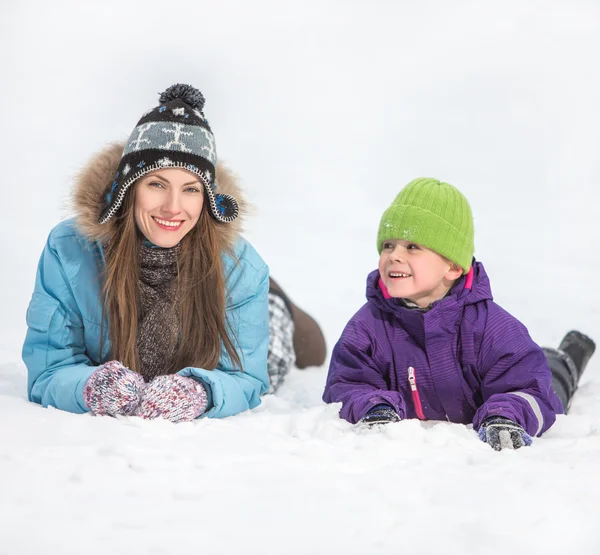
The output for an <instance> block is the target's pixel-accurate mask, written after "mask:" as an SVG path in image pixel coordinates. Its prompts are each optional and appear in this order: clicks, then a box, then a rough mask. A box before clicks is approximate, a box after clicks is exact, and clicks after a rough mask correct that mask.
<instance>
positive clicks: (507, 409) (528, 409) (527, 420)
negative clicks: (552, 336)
mask: <svg viewBox="0 0 600 555" xmlns="http://www.w3.org/2000/svg"><path fill="white" fill-rule="evenodd" d="M478 368H479V369H480V376H481V393H482V398H483V404H482V405H481V406H480V407H479V409H478V410H477V412H476V413H475V417H474V420H473V427H474V428H475V429H478V428H479V427H480V426H481V423H482V422H483V421H484V420H485V419H486V418H488V417H490V416H504V417H505V418H510V419H511V420H513V421H514V422H517V423H518V424H520V425H521V426H523V428H524V429H525V431H526V432H527V433H528V434H529V435H531V436H540V435H542V434H543V433H544V432H545V431H546V430H547V429H548V428H550V426H552V424H554V421H555V420H556V414H557V413H561V412H563V410H562V406H561V403H560V400H559V399H558V397H557V396H556V394H555V393H554V390H553V389H552V374H551V372H550V368H549V366H548V362H547V361H546V357H545V355H544V353H543V351H542V349H541V348H540V347H539V346H538V345H537V344H536V343H534V341H533V340H532V339H531V337H530V336H529V333H528V331H527V329H526V328H525V326H524V325H523V324H521V323H520V322H519V321H518V320H517V319H515V318H513V317H512V316H511V315H510V314H508V313H507V312H506V311H504V310H503V309H502V308H500V307H499V306H498V305H492V307H491V308H490V312H489V314H488V321H487V325H486V331H485V333H484V337H483V339H482V344H481V349H480V352H479V361H478Z"/></svg>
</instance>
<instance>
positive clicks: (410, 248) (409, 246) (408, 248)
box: [406, 243, 419, 250]
mask: <svg viewBox="0 0 600 555" xmlns="http://www.w3.org/2000/svg"><path fill="white" fill-rule="evenodd" d="M406 249H407V250H419V245H416V244H415V243H410V244H409V245H406Z"/></svg>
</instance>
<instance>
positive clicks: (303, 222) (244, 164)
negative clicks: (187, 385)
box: [0, 0, 600, 555]
mask: <svg viewBox="0 0 600 555" xmlns="http://www.w3.org/2000/svg"><path fill="white" fill-rule="evenodd" d="M599 51H600V6H599V5H598V3H597V2H591V1H590V2H586V1H567V0H564V1H556V0H553V1H541V0H535V1H530V2H526V3H525V2H520V1H517V0H509V1H506V2H502V3H500V4H498V3H496V4H491V3H487V2H474V1H457V2H447V1H445V0H437V1H426V2H410V1H405V2H404V1H403V2H400V1H396V2H384V1H371V2H352V1H342V0H339V1H333V0H331V1H327V0H321V1H319V2H316V1H311V0H306V1H304V2H276V1H274V0H272V1H270V2H269V1H266V0H256V1H255V2H242V1H238V2H232V1H230V0H220V1H219V2H202V1H199V0H195V1H193V2H192V1H187V2H178V3H172V4H171V5H165V4H164V3H161V2H158V1H157V0H147V1H146V2H126V1H120V2H117V1H116V0H108V1H105V2H102V3H100V2H98V3H81V2H75V1H67V0H57V1H55V2H41V1H39V2H34V1H32V0H23V1H20V2H18V3H16V2H14V3H10V5H8V4H7V6H4V9H3V14H2V18H0V59H1V60H2V65H1V67H2V69H1V70H0V75H1V78H2V85H3V86H2V87H0V105H1V106H2V107H3V117H4V121H3V125H2V130H3V132H2V133H0V147H1V151H0V152H2V173H3V174H4V178H5V179H4V186H3V188H2V190H3V192H4V203H3V210H2V220H3V223H4V226H5V227H4V230H5V231H4V233H1V234H0V260H2V271H1V272H0V296H1V301H0V310H1V312H2V315H3V318H1V319H0V322H1V323H0V555H13V554H29V553H32V554H36V555H39V554H40V553H64V554H70V553H90V554H93V553H103V554H104V553H119V554H120V553H123V554H128V555H129V554H137V553H139V554H171V553H182V552H194V553H195V552H201V553H203V552H206V553H210V554H211V555H213V554H214V555H216V554H220V553H223V554H228V555H230V554H238V553H239V554H243V555H247V554H254V553H257V554H259V553H260V554H265V555H267V554H271V553H274V554H275V553H277V554H278V553H286V554H296V553H298V554H305V553H310V554H313V553H314V554H320V553H323V554H337V553H340V554H344V555H350V554H355V553H356V554H361V555H364V554H366V553H369V554H371V553H373V554H377V553H386V554H391V553H407V554H430V553H444V554H445V555H450V554H462V553H465V552H467V551H469V552H470V551H475V552H479V553H482V554H486V555H487V554H505V553H511V554H531V553H548V554H554V553H557V554H558V553H565V552H574V553H578V554H579V555H587V554H589V555H594V554H597V553H600V531H599V530H600V529H599V528H598V518H599V515H600V509H599V507H600V472H599V471H598V468H599V465H600V354H598V355H597V356H596V357H595V358H594V359H592V361H591V363H590V365H589V367H588V369H587V371H586V374H585V376H584V379H583V381H582V386H581V388H580V390H579V392H578V393H577V396H576V399H575V402H574V405H573V408H572V412H571V414H570V415H569V416H567V417H565V416H561V417H559V419H558V421H557V423H556V425H555V426H554V427H553V428H552V429H551V430H550V431H549V432H548V433H547V434H546V435H545V436H544V437H543V438H541V439H538V440H536V441H535V443H534V445H533V447H531V448H528V449H521V450H519V451H516V452H502V453H496V452H494V451H492V450H491V449H490V448H489V447H488V446H487V445H485V444H483V443H481V442H480V441H479V440H478V439H477V437H476V435H475V434H474V432H473V431H472V430H470V429H469V428H467V427H464V426H459V425H452V424H448V423H445V422H435V423H434V422H428V423H420V422H417V421H406V422H401V423H399V424H396V425H392V426H389V427H387V428H386V429H384V430H381V431H375V432H369V433H365V432H364V431H359V430H356V429H354V428H352V427H351V426H350V425H349V424H347V423H345V422H343V421H341V420H339V418H338V417H337V407H335V406H326V405H324V404H322V403H321V401H320V396H321V393H322V389H323V384H324V380H325V374H326V368H321V369H310V370H306V371H295V372H294V373H293V374H292V375H291V377H290V379H289V381H288V383H287V384H286V385H285V386H284V388H283V390H282V391H281V392H280V394H278V396H276V397H273V396H270V397H267V398H265V399H264V403H263V404H262V405H261V406H260V407H259V408H258V409H256V410H255V411H252V412H249V413H247V414H243V415H239V416H237V417H234V418H229V419H226V420H221V421H215V420H210V421H209V420H201V421H197V422H194V423H191V424H181V425H171V424H169V423H166V422H162V421H154V422H145V421H141V420H139V419H136V418H132V419H110V418H95V417H92V416H90V415H85V416H77V415H72V414H67V413H64V412H60V411H57V410H45V409H42V408H41V407H39V406H37V405H33V404H31V403H29V402H28V401H27V400H26V392H25V379H26V376H25V369H24V367H23V365H22V363H21V362H20V348H21V344H22V340H23V337H24V333H25V322H24V314H25V310H26V307H27V303H28V302H29V297H30V295H31V290H32V287H33V281H34V274H35V267H36V264H37V259H38V257H39V254H40V252H41V249H42V246H43V244H44V241H45V238H46V236H47V233H48V231H49V230H50V228H51V227H52V226H53V225H54V224H55V223H56V222H57V221H58V220H59V219H61V218H62V217H63V216H65V215H66V214H67V213H68V210H67V209H66V208H65V203H66V200H67V199H68V196H69V191H70V185H71V181H70V180H71V178H72V176H73V175H74V174H75V173H76V172H77V170H78V169H79V168H80V167H81V165H82V164H83V163H84V162H85V160H86V159H87V157H89V156H90V155H91V154H92V153H93V152H94V151H96V150H97V149H98V148H99V147H101V146H102V145H103V144H105V143H107V142H109V141H112V140H115V139H122V138H124V137H125V136H127V134H128V133H129V132H130V131H131V129H132V128H133V126H134V125H135V123H136V121H137V120H138V118H139V117H140V115H141V114H142V112H143V111H144V110H145V109H146V108H149V107H151V106H153V105H155V104H156V102H157V93H159V92H160V91H161V90H164V89H165V88H166V87H167V86H169V85H170V84H172V83H174V82H178V81H179V82H189V83H192V84H193V85H195V86H197V87H198V88H200V89H201V90H202V91H203V92H204V94H205V96H206V98H207V103H206V114H207V116H208V118H209V120H210V122H211V125H212V127H213V129H214V131H215V135H216V139H217V147H218V151H219V154H220V156H221V158H222V159H224V160H226V161H227V162H228V163H229V165H230V166H231V167H232V168H233V169H234V170H235V171H236V172H237V173H238V174H239V175H240V177H241V178H242V180H243V186H244V188H245V190H246V192H247V194H248V196H249V198H250V199H251V200H252V202H253V203H254V206H255V210H254V213H253V215H252V217H251V218H249V220H248V222H247V225H246V234H247V236H248V238H249V239H250V240H251V241H252V242H253V243H254V245H255V246H256V247H257V249H258V250H259V252H260V253H261V254H262V255H263V257H264V258H265V259H266V260H267V262H268V263H269V265H270V267H271V269H272V273H273V275H274V276H275V277H276V279H277V280H278V281H280V282H281V284H282V285H283V286H284V288H286V290H288V292H289V293H290V296H291V297H292V299H293V300H295V301H296V302H297V303H298V304H299V305H300V306H302V307H303V308H305V309H306V310H307V311H308V312H310V313H311V314H313V315H314V316H316V317H317V319H318V320H319V322H320V323H321V324H322V326H323V329H324V331H325V333H326V336H327V340H328V344H329V347H330V348H331V347H332V346H333V344H334V342H335V340H336V339H337V337H338V336H339V334H340V333H341V330H342V328H343V326H344V324H345V322H346V321H347V320H348V319H349V317H350V316H351V315H352V314H353V313H354V312H355V311H356V310H357V309H358V308H359V307H360V305H361V304H362V302H363V299H364V283H365V277H366V274H367V272H368V271H369V270H370V269H372V268H374V267H375V265H376V261H377V253H376V250H375V235H376V228H377V224H378V218H379V216H380V214H381V212H382V211H383V210H384V208H385V207H386V206H387V205H388V204H389V203H390V201H391V200H392V198H393V196H394V195H395V193H396V192H397V191H398V190H399V189H400V188H401V187H402V185H404V184H405V183H407V182H408V181H410V180H411V179H412V178H414V177H417V176H421V175H428V176H434V177H438V178H440V179H444V180H446V181H449V182H450V183H453V184H455V185H457V186H458V187H459V188H461V190H463V192H464V193H465V194H466V195H467V197H468V198H469V199H470V201H471V205H472V207H473V211H474V214H475V223H476V256H477V257H478V258H479V259H481V260H482V261H483V262H484V263H485V265H486V269H487V271H488V273H489V274H490V276H491V279H492V286H493V291H494V294H495V298H496V300H498V301H499V302H500V303H501V304H502V305H503V306H504V307H505V308H506V309H507V310H509V311H510V312H512V313H513V314H515V315H516V316H517V317H519V318H520V319H521V320H523V321H524V322H525V324H526V325H527V326H528V327H529V329H530V332H531V334H532V336H533V337H534V338H535V339H536V340H537V341H538V342H539V343H542V344H545V345H556V344H557V343H558V341H560V339H561V337H562V335H563V334H564V333H565V332H566V331H567V330H568V329H570V328H573V327H575V328H579V329H581V330H582V331H584V332H585V333H588V334H589V335H591V336H592V337H594V338H595V339H596V340H597V341H598V340H599V339H600V295H599V294H598V285H597V284H598V279H597V276H598V275H600V256H599V254H598V252H599V251H598V243H599V241H600V231H599V228H598V214H599V213H600V212H599V209H598V205H599V203H600V163H599V160H600V157H599V153H600V110H598V100H597V99H598V98H600V76H599V75H598V72H597V71H595V68H596V66H597V53H598V52H599Z"/></svg>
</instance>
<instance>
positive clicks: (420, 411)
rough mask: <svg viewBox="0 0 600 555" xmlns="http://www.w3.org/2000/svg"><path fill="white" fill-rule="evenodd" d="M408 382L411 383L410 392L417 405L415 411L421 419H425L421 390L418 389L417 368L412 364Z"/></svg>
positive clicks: (409, 368) (409, 369)
mask: <svg viewBox="0 0 600 555" xmlns="http://www.w3.org/2000/svg"><path fill="white" fill-rule="evenodd" d="M408 382H409V383H410V392H411V394H412V400H413V404H414V405H415V411H416V413H417V418H418V419H419V420H425V415H424V414H423V407H422V406H421V398H420V397H419V390H418V389H417V378H416V377H415V369H414V368H413V367H412V366H409V367H408Z"/></svg>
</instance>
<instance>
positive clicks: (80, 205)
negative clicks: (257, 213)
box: [73, 143, 247, 250]
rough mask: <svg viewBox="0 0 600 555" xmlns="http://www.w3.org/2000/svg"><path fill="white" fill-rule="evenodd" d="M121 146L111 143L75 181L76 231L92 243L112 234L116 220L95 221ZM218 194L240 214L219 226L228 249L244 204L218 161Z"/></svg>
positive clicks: (229, 174) (239, 225)
mask: <svg viewBox="0 0 600 555" xmlns="http://www.w3.org/2000/svg"><path fill="white" fill-rule="evenodd" d="M123 148H124V144H123V143H113V144H110V145H109V146H107V147H106V148H104V149H103V150H101V151H100V152H99V153H98V154H96V155H94V156H93V157H92V158H91V159H90V161H89V162H88V163H87V165H86V166H85V167H84V168H83V169H82V170H81V172H80V173H79V175H78V176H77V178H76V182H75V188H74V191H73V208H74V211H75V219H76V222H77V228H78V229H79V231H80V232H81V233H82V234H83V235H85V236H86V237H87V238H88V239H90V240H91V241H98V242H99V243H102V244H106V243H108V242H109V241H110V239H111V237H112V235H113V234H114V233H115V229H116V223H115V220H114V219H112V220H109V221H108V222H106V223H105V224H99V223H98V218H99V216H100V214H101V212H102V209H103V208H104V198H105V196H106V193H107V192H108V191H109V189H110V186H111V183H112V181H113V177H114V175H115V173H116V171H117V168H118V166H119V162H120V160H121V155H122V154H123ZM216 183H217V192H218V193H223V194H227V195H231V196H232V197H234V198H235V199H236V200H237V202H238V205H239V215H238V217H237V219H236V220H235V221H233V222H231V223H219V224H218V229H219V230H220V231H221V241H222V248H221V250H225V249H227V248H231V247H232V246H233V244H234V243H235V241H236V239H237V237H238V236H239V234H240V233H241V229H242V220H243V217H244V215H245V214H246V211H247V204H246V201H245V199H244V198H243V197H242V193H241V191H240V189H239V187H238V184H237V179H236V177H235V176H234V174H233V173H232V172H231V171H230V170H229V169H227V168H226V167H225V166H224V165H223V164H222V163H221V162H218V163H217V168H216Z"/></svg>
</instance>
